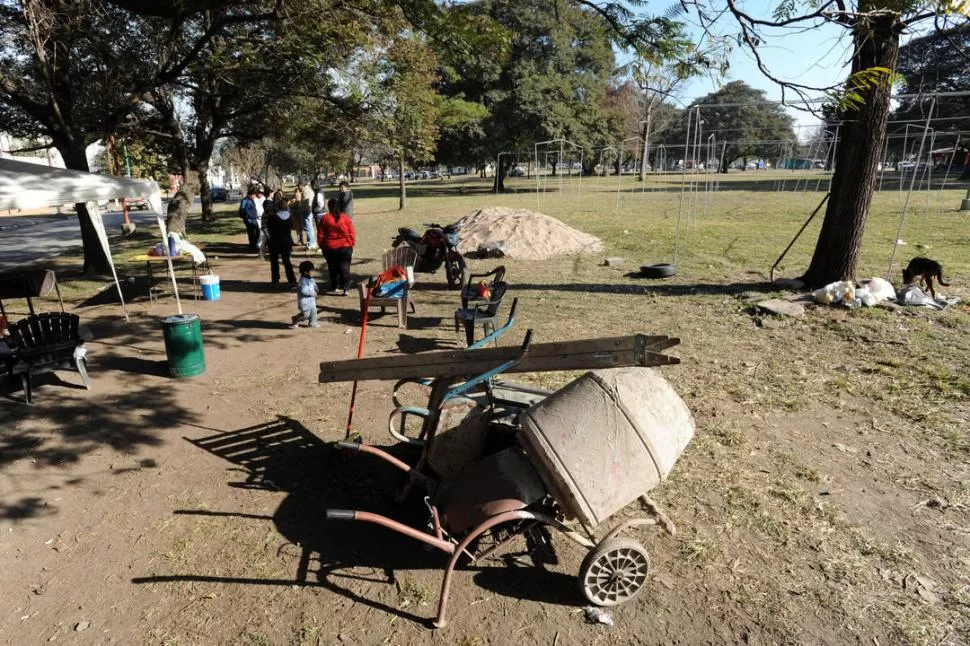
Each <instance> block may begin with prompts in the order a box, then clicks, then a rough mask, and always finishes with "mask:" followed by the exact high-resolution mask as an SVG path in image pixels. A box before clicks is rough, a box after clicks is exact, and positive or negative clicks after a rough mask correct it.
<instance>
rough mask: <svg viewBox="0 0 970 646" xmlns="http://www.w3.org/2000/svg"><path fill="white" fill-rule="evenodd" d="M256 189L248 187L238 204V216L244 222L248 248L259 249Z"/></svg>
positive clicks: (251, 249)
mask: <svg viewBox="0 0 970 646" xmlns="http://www.w3.org/2000/svg"><path fill="white" fill-rule="evenodd" d="M254 197H256V191H255V190H253V189H249V192H248V193H247V194H246V197H244V198H243V199H242V202H240V204H239V216H240V217H241V218H242V219H243V222H245V223H246V235H247V237H248V238H249V250H250V251H259V214H258V213H257V212H256V202H254V201H253V198H254Z"/></svg>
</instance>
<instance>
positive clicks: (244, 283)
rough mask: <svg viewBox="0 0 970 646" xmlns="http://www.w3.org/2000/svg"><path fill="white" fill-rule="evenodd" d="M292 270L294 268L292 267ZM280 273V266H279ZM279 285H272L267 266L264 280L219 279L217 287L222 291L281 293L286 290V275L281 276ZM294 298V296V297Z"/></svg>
mask: <svg viewBox="0 0 970 646" xmlns="http://www.w3.org/2000/svg"><path fill="white" fill-rule="evenodd" d="M293 270H294V272H295V271H296V268H295V267H294V269H293ZM280 273H281V275H282V267H281V268H280ZM283 281H284V282H283V283H281V285H273V284H272V283H271V282H270V280H269V267H267V268H266V280H237V279H229V280H225V279H222V278H220V279H219V289H220V290H221V291H224V292H242V293H250V294H283V293H285V292H286V291H287V287H286V283H285V281H286V277H285V276H283ZM294 298H295V297H294Z"/></svg>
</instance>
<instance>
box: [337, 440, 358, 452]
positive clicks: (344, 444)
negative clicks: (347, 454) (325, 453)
mask: <svg viewBox="0 0 970 646" xmlns="http://www.w3.org/2000/svg"><path fill="white" fill-rule="evenodd" d="M335 444H336V445H337V448H338V449H347V450H348V451H360V447H361V444H360V442H348V441H346V440H341V441H339V442H335Z"/></svg>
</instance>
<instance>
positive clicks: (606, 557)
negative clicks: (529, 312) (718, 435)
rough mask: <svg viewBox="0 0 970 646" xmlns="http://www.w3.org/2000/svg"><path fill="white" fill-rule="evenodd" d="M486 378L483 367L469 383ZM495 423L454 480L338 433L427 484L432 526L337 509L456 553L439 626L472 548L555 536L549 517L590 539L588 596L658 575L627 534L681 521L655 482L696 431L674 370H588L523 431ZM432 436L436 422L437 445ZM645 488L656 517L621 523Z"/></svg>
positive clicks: (610, 594) (540, 406) (581, 541)
mask: <svg viewBox="0 0 970 646" xmlns="http://www.w3.org/2000/svg"><path fill="white" fill-rule="evenodd" d="M528 352H529V342H528V337H527V341H526V343H525V344H524V346H523V348H522V352H521V354H520V356H519V358H518V361H516V362H515V363H513V365H511V366H507V367H506V369H511V368H516V367H521V366H522V365H523V364H524V363H525V361H524V360H523V358H524V357H525V356H526V355H527V354H528ZM321 367H323V366H321ZM331 367H332V366H331ZM489 372H493V373H494V369H493V370H492V371H489ZM492 376H494V374H493V375H492ZM487 378H488V377H487V373H481V374H479V375H478V376H477V378H473V379H470V380H468V381H467V382H466V383H469V382H475V381H476V379H487ZM438 399H439V400H443V399H444V398H442V397H439V398H438ZM489 430H490V432H491V430H492V429H489ZM495 432H496V433H497V434H498V436H499V441H497V442H494V441H493V442H491V443H489V446H491V447H492V449H491V452H488V453H484V454H482V455H481V456H479V457H478V458H476V459H473V460H470V461H469V462H468V463H467V464H465V465H464V467H463V468H462V469H461V470H460V471H459V473H458V475H457V476H456V477H455V478H454V479H452V480H451V481H449V482H441V481H439V480H438V479H436V478H435V476H434V475H432V474H428V473H427V472H426V471H425V470H424V469H422V466H423V464H424V456H422V460H421V461H419V463H418V465H416V466H411V465H409V464H407V463H405V462H402V461H400V460H398V459H396V458H394V457H393V456H391V455H389V454H387V453H386V452H384V451H382V450H380V449H377V448H375V447H371V446H368V445H365V444H358V443H354V442H338V443H337V445H338V446H339V447H341V448H343V449H345V450H352V451H359V452H363V453H369V454H371V455H374V456H376V457H379V458H381V459H383V460H385V461H387V462H389V463H390V464H392V465H393V466H395V467H396V468H398V469H401V470H402V471H404V472H406V473H407V474H409V476H410V480H411V482H412V483H414V482H416V483H418V484H420V485H421V486H423V487H424V488H425V489H427V490H428V491H429V492H430V494H429V495H428V496H427V497H426V498H425V503H426V505H427V507H428V512H429V526H430V531H423V530H421V529H416V528H414V527H411V526H408V525H405V524H403V523H400V522H397V521H395V520H393V519H391V518H388V517H386V516H381V515H379V514H373V513H369V512H366V511H357V510H347V509H329V510H327V518H328V519H331V520H351V521H361V522H370V523H375V524H378V525H381V526H383V527H386V528H388V529H391V530H393V531H396V532H399V533H401V534H405V535H407V536H410V537H412V538H414V539H416V540H418V541H421V542H423V543H425V544H427V545H429V546H431V547H433V548H435V549H439V550H441V551H443V552H445V553H446V554H448V555H449V556H450V558H449V560H448V563H447V565H446V567H445V571H444V576H443V578H442V583H441V592H440V596H439V601H438V612H437V616H436V618H435V620H434V622H433V623H434V626H436V627H439V628H440V627H443V626H445V625H446V623H447V606H448V598H449V593H450V590H451V579H452V575H453V573H454V570H455V567H456V566H457V565H458V562H459V559H460V558H462V556H465V557H467V558H468V559H469V561H470V562H472V563H475V562H478V561H480V560H481V559H483V558H485V557H487V556H489V555H492V554H494V553H495V552H496V550H498V549H502V548H503V547H505V546H506V545H508V544H509V543H510V542H511V541H513V540H515V539H516V538H518V537H519V536H525V537H526V539H527V541H528V542H529V543H531V544H533V545H536V544H539V543H545V542H547V539H548V531H547V528H551V529H554V530H557V531H558V532H560V533H561V534H563V535H564V536H566V537H567V538H568V539H570V540H572V541H573V542H575V543H576V544H578V545H580V546H582V547H583V548H584V549H586V550H587V554H586V556H585V558H584V559H583V561H582V563H581V565H580V568H579V575H578V582H579V588H580V590H581V592H582V594H583V596H584V597H585V598H586V600H587V601H589V602H590V603H591V604H595V605H598V606H614V605H618V604H620V603H624V602H626V601H629V600H630V599H633V598H634V597H636V596H637V594H639V593H640V592H641V591H642V590H643V589H644V587H645V586H646V583H647V581H648V578H649V575H650V569H651V564H650V557H649V554H648V553H647V550H646V549H645V548H644V547H643V545H642V544H641V543H639V542H638V541H637V540H635V539H633V538H629V537H625V536H623V535H622V534H623V533H624V532H625V531H627V530H628V529H630V528H632V527H634V526H637V525H646V524H660V525H661V526H662V527H664V529H666V530H667V531H669V532H671V533H673V532H674V531H675V528H674V526H673V523H671V522H670V521H669V519H667V517H666V515H665V514H664V513H663V512H662V511H661V510H660V509H659V507H657V506H656V504H655V503H653V501H652V500H650V498H649V497H648V496H647V494H648V492H649V491H650V490H652V489H653V488H654V487H656V486H657V485H659V484H660V483H661V482H662V481H663V480H664V479H665V478H666V476H667V474H668V473H669V472H670V470H671V469H672V468H673V466H674V463H675V462H676V460H677V458H678V457H679V455H680V454H681V452H682V451H683V450H684V448H685V447H686V446H687V444H688V443H689V442H690V439H691V438H692V437H693V432H694V424H693V419H692V417H691V415H690V412H689V411H688V410H687V407H686V405H685V404H684V403H683V401H682V400H681V399H680V398H679V397H678V396H677V394H676V393H675V392H674V391H673V389H672V387H671V386H670V385H669V384H668V383H667V381H666V380H664V378H663V377H662V376H661V375H660V374H659V373H658V372H655V371H652V370H646V369H643V368H623V369H614V370H598V371H594V372H588V373H586V374H584V375H583V376H581V377H580V378H578V379H576V380H575V381H573V382H572V383H570V384H569V385H567V386H566V387H564V388H562V389H560V390H559V391H556V392H555V393H554V394H552V395H550V396H549V397H547V398H545V399H544V400H542V401H541V402H539V403H537V404H535V405H533V406H531V407H530V408H529V409H527V410H526V411H524V412H523V413H522V414H520V415H519V416H518V418H517V423H516V428H515V432H513V433H509V432H508V429H507V427H505V426H504V425H503V426H502V427H500V428H497V429H495ZM433 439H434V433H433V432H432V433H431V434H430V435H429V437H428V445H430V444H431V440H433ZM426 450H427V445H426ZM638 498H639V499H641V500H643V501H644V502H645V503H646V505H647V509H648V511H649V512H650V514H651V517H648V518H632V519H628V520H625V521H623V522H619V523H612V526H610V525H611V522H610V519H611V517H612V516H613V515H614V514H616V513H617V512H619V511H620V510H621V509H623V508H624V507H625V506H627V505H628V504H630V503H631V502H633V501H634V500H636V499H638ZM604 530H605V531H604Z"/></svg>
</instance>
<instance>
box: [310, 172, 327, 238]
mask: <svg viewBox="0 0 970 646" xmlns="http://www.w3.org/2000/svg"><path fill="white" fill-rule="evenodd" d="M314 186H315V188H314V189H313V196H312V197H311V198H310V213H312V214H313V221H314V222H316V223H317V229H318V230H319V227H320V219H321V218H322V217H323V216H325V215H326V214H327V197H326V195H324V193H323V182H321V181H320V180H317V181H316V182H314ZM317 237H318V238H319V237H320V236H319V233H318V234H317Z"/></svg>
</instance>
